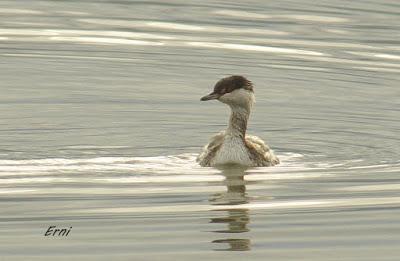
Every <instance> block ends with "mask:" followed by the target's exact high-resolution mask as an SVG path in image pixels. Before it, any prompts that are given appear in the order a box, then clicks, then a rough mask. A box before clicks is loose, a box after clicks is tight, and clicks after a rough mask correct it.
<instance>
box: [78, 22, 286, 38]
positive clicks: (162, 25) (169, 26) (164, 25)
mask: <svg viewBox="0 0 400 261" xmlns="http://www.w3.org/2000/svg"><path fill="white" fill-rule="evenodd" d="M79 21H80V22H85V23H92V24H100V25H107V26H110V25H113V26H121V27H130V28H148V27H149V28H158V29H165V30H170V31H191V32H205V33H210V32H211V33H223V34H232V33H234V34H259V35H287V34H288V33H287V32H283V31H275V30H267V29H256V28H243V27H221V26H211V25H189V24H182V23H170V22H159V21H140V20H136V21H132V20H131V21H129V20H117V19H79Z"/></svg>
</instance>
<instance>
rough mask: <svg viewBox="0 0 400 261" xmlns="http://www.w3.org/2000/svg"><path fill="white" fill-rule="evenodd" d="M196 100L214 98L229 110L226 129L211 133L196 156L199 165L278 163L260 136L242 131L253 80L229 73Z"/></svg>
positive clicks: (250, 105) (271, 164)
mask: <svg viewBox="0 0 400 261" xmlns="http://www.w3.org/2000/svg"><path fill="white" fill-rule="evenodd" d="M200 100H201V101H209V100H218V101H220V102H222V103H225V104H226V105H228V106H229V107H230V109H231V114H230V117H229V123H228V127H227V129H226V130H224V131H221V132H219V133H218V134H216V135H215V136H213V137H212V138H211V139H210V142H209V143H208V144H207V145H206V146H204V148H203V151H202V152H201V153H200V154H199V155H198V157H197V159H196V160H197V162H198V163H199V165H200V166H203V167H217V166H220V165H241V166H246V167H266V166H274V165H277V164H279V163H280V162H279V159H278V157H277V156H275V154H274V152H273V151H272V150H271V149H270V148H269V147H268V145H267V144H265V142H264V141H263V140H262V139H260V138H259V137H257V136H252V135H247V133H246V130H247V122H248V120H249V116H250V112H251V109H252V107H253V104H254V103H255V96H254V86H253V83H252V82H251V81H249V80H248V79H247V78H246V77H244V76H240V75H232V76H228V77H225V78H222V79H220V80H219V81H218V82H217V83H216V84H215V86H214V90H213V91H212V92H211V93H210V94H208V95H206V96H204V97H202V98H201V99H200Z"/></svg>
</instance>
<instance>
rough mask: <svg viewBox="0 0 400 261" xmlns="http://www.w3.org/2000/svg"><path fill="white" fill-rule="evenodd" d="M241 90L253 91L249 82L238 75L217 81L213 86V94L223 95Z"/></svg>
mask: <svg viewBox="0 0 400 261" xmlns="http://www.w3.org/2000/svg"><path fill="white" fill-rule="evenodd" d="M241 88H243V89H245V90H249V91H254V90H253V84H252V83H251V81H249V80H247V79H246V78H245V77H243V76H240V75H232V76H229V77H225V78H222V79H221V80H219V81H218V82H217V83H216V84H215V86H214V93H219V94H221V95H223V94H225V93H229V92H232V91H234V90H237V89H241Z"/></svg>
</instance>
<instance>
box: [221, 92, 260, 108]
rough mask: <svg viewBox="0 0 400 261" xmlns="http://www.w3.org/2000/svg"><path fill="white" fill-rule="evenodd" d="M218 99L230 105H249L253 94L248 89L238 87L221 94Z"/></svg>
mask: <svg viewBox="0 0 400 261" xmlns="http://www.w3.org/2000/svg"><path fill="white" fill-rule="evenodd" d="M219 100H220V101H221V102H223V103H227V104H232V105H249V104H252V103H253V101H254V94H253V93H252V92H250V91H247V90H243V89H239V90H234V91H233V92H230V93H226V94H224V95H222V96H221V97H220V98H219Z"/></svg>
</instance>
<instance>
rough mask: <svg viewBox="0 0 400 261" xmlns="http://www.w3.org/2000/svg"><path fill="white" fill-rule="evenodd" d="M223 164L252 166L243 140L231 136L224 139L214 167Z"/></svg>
mask: <svg viewBox="0 0 400 261" xmlns="http://www.w3.org/2000/svg"><path fill="white" fill-rule="evenodd" d="M223 164H240V165H247V166H251V165H252V162H251V160H250V155H249V152H248V150H247V148H246V146H245V144H244V142H243V140H242V139H240V138H239V137H230V136H226V137H225V138H224V142H223V143H222V145H221V147H220V149H219V150H218V151H217V153H216V155H215V158H214V159H213V161H212V165H223Z"/></svg>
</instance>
